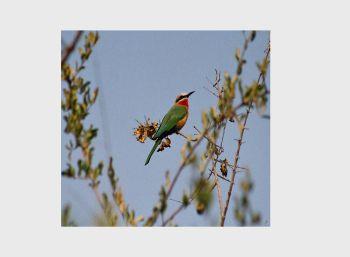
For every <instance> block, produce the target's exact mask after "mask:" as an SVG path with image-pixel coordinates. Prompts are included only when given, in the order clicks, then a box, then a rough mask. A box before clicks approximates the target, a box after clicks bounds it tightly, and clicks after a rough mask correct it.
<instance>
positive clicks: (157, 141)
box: [145, 139, 162, 165]
mask: <svg viewBox="0 0 350 257" xmlns="http://www.w3.org/2000/svg"><path fill="white" fill-rule="evenodd" d="M161 142H162V139H157V140H156V142H155V143H154V146H153V148H152V150H151V152H150V153H149V155H148V157H147V159H146V162H145V165H147V164H148V163H149V161H150V160H151V157H152V155H153V153H154V151H155V150H156V149H157V147H158V145H159V144H160V143H161Z"/></svg>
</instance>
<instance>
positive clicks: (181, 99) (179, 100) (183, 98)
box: [175, 91, 195, 107]
mask: <svg viewBox="0 0 350 257" xmlns="http://www.w3.org/2000/svg"><path fill="white" fill-rule="evenodd" d="M194 92H195V91H192V92H189V93H182V94H180V95H178V96H177V97H176V99H175V104H178V105H184V106H187V107H188V98H189V97H190V95H192V94H193V93H194Z"/></svg>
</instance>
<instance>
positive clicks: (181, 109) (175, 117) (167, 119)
mask: <svg viewBox="0 0 350 257" xmlns="http://www.w3.org/2000/svg"><path fill="white" fill-rule="evenodd" d="M186 114H187V108H186V107H185V106H177V105H174V106H173V107H171V109H170V110H169V111H168V113H167V114H166V115H165V116H164V118H163V120H162V122H161V124H160V126H159V129H158V130H157V132H156V134H155V135H154V137H153V138H160V137H162V136H164V135H168V133H170V131H172V130H173V129H174V128H175V126H176V124H177V123H178V122H179V121H180V120H181V119H183V118H184V117H185V116H186Z"/></svg>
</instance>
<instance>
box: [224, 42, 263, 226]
mask: <svg viewBox="0 0 350 257" xmlns="http://www.w3.org/2000/svg"><path fill="white" fill-rule="evenodd" d="M246 41H247V40H246ZM245 48H246V47H245ZM269 54H270V46H268V48H267V50H266V55H265V59H267V58H268V57H269ZM262 77H263V74H262V72H260V74H259V78H258V84H259V82H260V79H261V78H262ZM252 106H253V101H252V100H250V103H249V106H248V109H247V112H246V115H245V117H244V122H243V127H242V129H241V130H240V137H239V139H238V140H237V150H236V153H235V157H234V163H233V168H232V173H231V178H230V180H231V182H230V186H229V190H228V192H227V198H226V204H225V208H224V213H223V216H222V218H221V221H220V226H224V225H225V219H226V213H227V209H228V206H229V204H230V199H231V194H232V190H233V185H234V182H235V175H236V173H237V171H236V170H237V167H238V159H239V153H240V150H241V145H242V139H243V135H244V131H246V124H247V119H248V116H249V113H250V109H251V108H252Z"/></svg>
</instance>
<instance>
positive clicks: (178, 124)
mask: <svg viewBox="0 0 350 257" xmlns="http://www.w3.org/2000/svg"><path fill="white" fill-rule="evenodd" d="M187 118H188V115H186V116H185V117H184V118H182V119H181V120H180V121H178V123H177V124H176V128H177V130H178V131H179V130H180V129H182V127H183V126H185V124H186V121H187Z"/></svg>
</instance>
